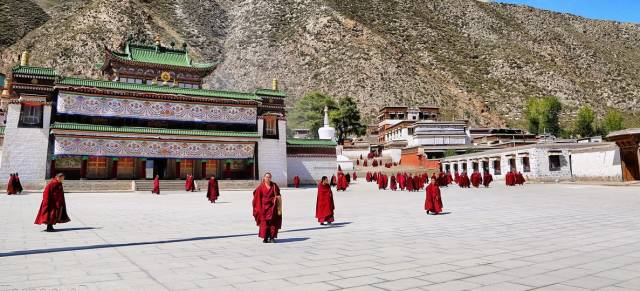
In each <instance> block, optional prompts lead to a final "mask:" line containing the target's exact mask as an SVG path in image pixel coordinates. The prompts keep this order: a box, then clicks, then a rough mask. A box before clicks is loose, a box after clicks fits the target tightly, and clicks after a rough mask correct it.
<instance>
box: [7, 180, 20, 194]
mask: <svg viewBox="0 0 640 291" xmlns="http://www.w3.org/2000/svg"><path fill="white" fill-rule="evenodd" d="M15 179H16V178H15V176H13V175H11V176H9V182H7V195H13V194H16V193H17V192H18V191H17V190H16V189H15V187H13V185H14V184H15Z"/></svg>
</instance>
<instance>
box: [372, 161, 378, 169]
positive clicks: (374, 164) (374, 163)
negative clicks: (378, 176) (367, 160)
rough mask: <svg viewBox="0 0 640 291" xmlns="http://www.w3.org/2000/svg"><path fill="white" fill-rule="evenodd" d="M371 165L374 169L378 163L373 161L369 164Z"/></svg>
mask: <svg viewBox="0 0 640 291" xmlns="http://www.w3.org/2000/svg"><path fill="white" fill-rule="evenodd" d="M371 165H372V166H373V167H374V168H375V167H377V166H378V161H377V160H373V163H371Z"/></svg>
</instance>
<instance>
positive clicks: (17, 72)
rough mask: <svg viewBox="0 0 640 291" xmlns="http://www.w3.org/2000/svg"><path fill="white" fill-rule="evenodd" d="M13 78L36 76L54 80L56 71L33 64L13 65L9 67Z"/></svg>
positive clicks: (56, 76)
mask: <svg viewBox="0 0 640 291" xmlns="http://www.w3.org/2000/svg"><path fill="white" fill-rule="evenodd" d="M11 75H12V76H13V78H38V79H47V80H56V79H57V78H58V76H59V75H58V72H56V70H54V69H51V68H43V67H33V66H15V67H13V68H12V69H11Z"/></svg>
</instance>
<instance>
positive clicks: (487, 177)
mask: <svg viewBox="0 0 640 291" xmlns="http://www.w3.org/2000/svg"><path fill="white" fill-rule="evenodd" d="M491 182H493V176H491V174H489V172H484V175H483V177H482V185H484V187H485V188H487V187H489V184H491Z"/></svg>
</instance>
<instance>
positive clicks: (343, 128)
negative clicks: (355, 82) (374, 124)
mask: <svg viewBox="0 0 640 291" xmlns="http://www.w3.org/2000/svg"><path fill="white" fill-rule="evenodd" d="M331 121H332V123H333V126H334V127H335V128H336V133H337V135H338V142H339V143H340V144H342V143H343V141H344V139H345V138H347V137H348V136H349V135H352V134H354V135H357V136H360V135H363V134H364V133H365V130H366V127H365V126H364V125H363V124H362V122H361V120H360V110H358V104H357V103H356V101H355V100H353V98H351V97H349V96H347V97H343V98H340V101H339V102H338V110H336V111H333V112H331Z"/></svg>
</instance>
